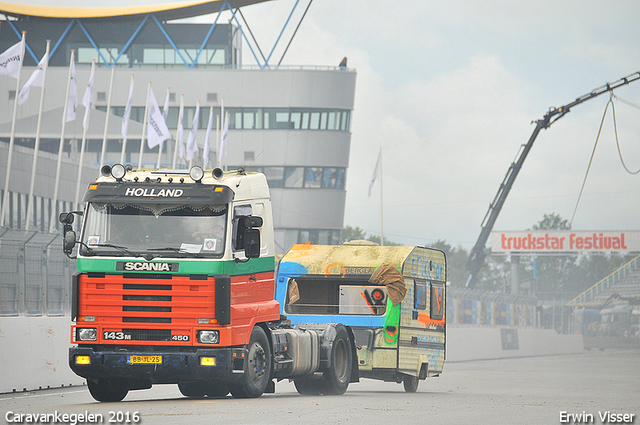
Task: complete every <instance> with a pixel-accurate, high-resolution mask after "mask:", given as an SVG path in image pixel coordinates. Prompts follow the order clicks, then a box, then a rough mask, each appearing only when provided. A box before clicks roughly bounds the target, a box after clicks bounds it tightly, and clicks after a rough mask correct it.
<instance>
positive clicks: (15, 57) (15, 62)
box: [0, 41, 22, 79]
mask: <svg viewBox="0 0 640 425" xmlns="http://www.w3.org/2000/svg"><path fill="white" fill-rule="evenodd" d="M21 56H22V41H19V42H18V43H17V44H14V45H13V46H11V47H9V48H8V49H7V50H5V51H4V52H3V53H2V54H0V75H8V76H9V77H12V78H16V79H17V78H18V71H19V70H20V57H21Z"/></svg>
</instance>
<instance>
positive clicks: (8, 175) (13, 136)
mask: <svg viewBox="0 0 640 425" xmlns="http://www.w3.org/2000/svg"><path fill="white" fill-rule="evenodd" d="M26 35H27V32H26V31H22V44H21V52H20V61H19V65H18V76H17V78H16V95H15V96H16V97H15V99H14V103H13V118H12V119H11V137H10V138H9V152H8V156H7V171H6V174H5V178H4V193H3V200H2V213H1V216H0V227H2V226H4V223H5V217H6V216H7V209H8V207H9V179H10V178H11V160H12V158H13V146H14V144H15V140H16V121H17V119H18V93H19V92H20V74H21V73H22V64H23V62H24V45H25V39H26ZM7 227H11V226H7Z"/></svg>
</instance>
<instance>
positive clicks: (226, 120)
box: [218, 112, 229, 167]
mask: <svg viewBox="0 0 640 425" xmlns="http://www.w3.org/2000/svg"><path fill="white" fill-rule="evenodd" d="M224 115H225V117H224V129H223V130H222V141H221V142H220V152H219V153H218V167H221V166H222V159H223V158H224V156H225V155H226V154H227V131H229V112H227V113H226V114H224Z"/></svg>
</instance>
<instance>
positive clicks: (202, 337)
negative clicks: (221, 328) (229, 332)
mask: <svg viewBox="0 0 640 425" xmlns="http://www.w3.org/2000/svg"><path fill="white" fill-rule="evenodd" d="M198 342H200V343H201V344H219V343H220V332H218V331H198Z"/></svg>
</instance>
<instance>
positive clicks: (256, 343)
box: [231, 326, 271, 398]
mask: <svg viewBox="0 0 640 425" xmlns="http://www.w3.org/2000/svg"><path fill="white" fill-rule="evenodd" d="M270 379H271V349H270V347H269V340H268V339H267V334H265V332H264V330H263V329H262V328H261V327H260V326H254V328H253V330H252V331H251V338H250V339H249V349H248V353H247V357H246V358H245V360H244V373H243V374H242V377H241V378H240V381H239V382H238V383H237V384H235V385H234V386H232V387H231V394H232V395H233V396H234V397H236V398H257V397H260V396H261V395H262V393H264V392H265V390H266V389H267V385H269V381H270Z"/></svg>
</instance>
